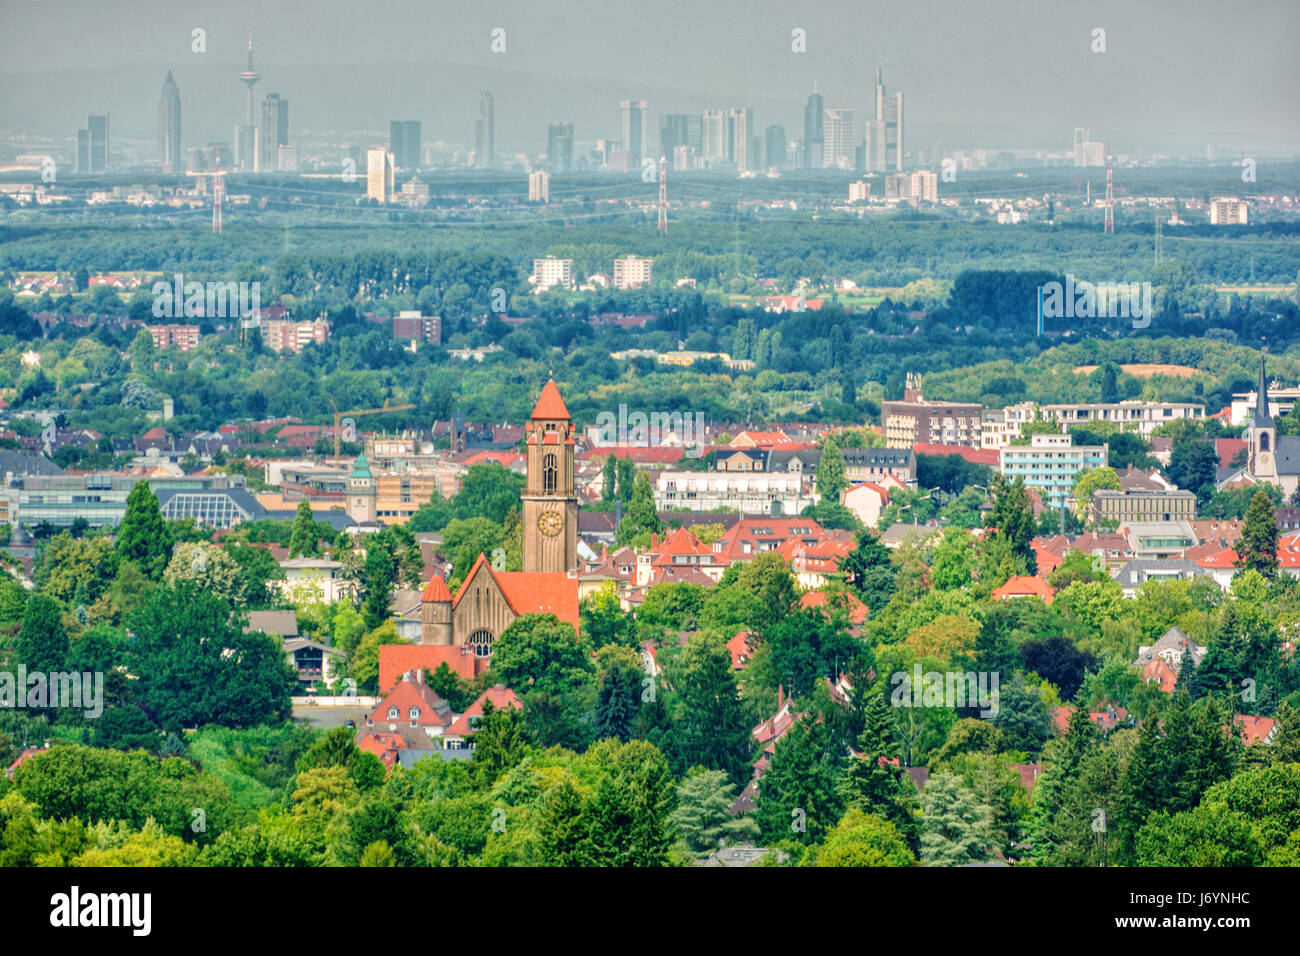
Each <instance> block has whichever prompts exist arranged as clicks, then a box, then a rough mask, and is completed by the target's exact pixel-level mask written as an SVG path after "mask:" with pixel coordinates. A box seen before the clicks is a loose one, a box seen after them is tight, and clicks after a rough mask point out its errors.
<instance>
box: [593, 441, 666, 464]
mask: <svg viewBox="0 0 1300 956" xmlns="http://www.w3.org/2000/svg"><path fill="white" fill-rule="evenodd" d="M685 454H686V451H685V449H682V448H641V447H636V446H628V445H608V446H606V445H598V446H596V447H595V448H589V449H587V450H586V451H584V452H582V453H581V454H579V455H577V456H576V457H577V459H578V460H579V461H604V460H605V459H606V458H608V457H609V456H610V455H613V456H614V457H615V458H619V459H623V460H626V461H642V462H647V463H655V464H665V465H671V464H674V463H675V462H679V461H681V460H682V458H683V457H684V456H685Z"/></svg>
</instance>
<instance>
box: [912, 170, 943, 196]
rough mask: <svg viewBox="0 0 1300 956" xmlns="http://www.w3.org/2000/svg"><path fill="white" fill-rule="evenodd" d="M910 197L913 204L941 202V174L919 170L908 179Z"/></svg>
mask: <svg viewBox="0 0 1300 956" xmlns="http://www.w3.org/2000/svg"><path fill="white" fill-rule="evenodd" d="M907 194H908V197H909V198H910V199H911V200H912V202H914V203H917V202H938V201H939V174H938V173H934V172H931V171H930V170H928V169H918V170H917V171H916V172H914V173H912V175H911V176H910V177H908V188H907Z"/></svg>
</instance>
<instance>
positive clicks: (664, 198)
mask: <svg viewBox="0 0 1300 956" xmlns="http://www.w3.org/2000/svg"><path fill="white" fill-rule="evenodd" d="M659 231H660V232H662V233H663V234H664V235H668V161H667V159H666V158H665V155H664V147H663V144H662V143H660V144H659Z"/></svg>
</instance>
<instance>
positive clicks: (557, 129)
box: [546, 123, 573, 173]
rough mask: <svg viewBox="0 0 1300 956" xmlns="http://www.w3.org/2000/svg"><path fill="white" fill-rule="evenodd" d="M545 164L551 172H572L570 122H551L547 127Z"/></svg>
mask: <svg viewBox="0 0 1300 956" xmlns="http://www.w3.org/2000/svg"><path fill="white" fill-rule="evenodd" d="M546 164H547V165H548V166H549V167H550V169H551V172H553V173H569V172H573V124H572V123H552V124H551V125H550V126H549V127H547V130H546Z"/></svg>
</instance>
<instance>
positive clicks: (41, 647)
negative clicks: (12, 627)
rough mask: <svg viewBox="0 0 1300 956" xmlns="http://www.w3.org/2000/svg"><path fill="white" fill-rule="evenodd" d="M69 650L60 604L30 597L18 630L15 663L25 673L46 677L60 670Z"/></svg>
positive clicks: (37, 597)
mask: <svg viewBox="0 0 1300 956" xmlns="http://www.w3.org/2000/svg"><path fill="white" fill-rule="evenodd" d="M70 646H71V645H70V644H69V643H68V632H67V631H66V630H65V629H64V627H63V615H62V609H61V608H60V607H59V602H58V601H56V600H54V598H52V597H48V596H46V595H44V594H37V595H34V596H32V598H31V599H30V600H28V602H27V606H26V608H25V609H24V610H23V623H22V627H21V628H19V630H18V648H17V649H18V660H19V661H21V662H22V663H23V664H25V665H26V666H27V668H28V670H31V671H44V672H45V673H47V674H48V673H50V672H52V671H57V670H60V669H62V667H63V665H64V662H65V661H66V660H67V658H68V651H69V650H70Z"/></svg>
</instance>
